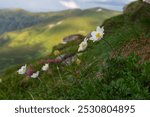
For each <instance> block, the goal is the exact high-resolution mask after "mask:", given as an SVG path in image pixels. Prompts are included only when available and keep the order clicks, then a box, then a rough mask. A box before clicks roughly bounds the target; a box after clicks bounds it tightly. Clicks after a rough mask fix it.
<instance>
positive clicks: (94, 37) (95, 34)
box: [90, 26, 104, 42]
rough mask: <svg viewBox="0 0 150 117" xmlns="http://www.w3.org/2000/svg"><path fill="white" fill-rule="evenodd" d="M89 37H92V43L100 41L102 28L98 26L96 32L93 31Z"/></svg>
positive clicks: (102, 32) (102, 33)
mask: <svg viewBox="0 0 150 117" xmlns="http://www.w3.org/2000/svg"><path fill="white" fill-rule="evenodd" d="M91 35H92V37H91V38H90V40H92V41H93V42H95V41H99V40H101V39H102V38H103V35H104V27H102V28H101V27H99V26H98V27H97V29H96V31H93V32H92V33H91Z"/></svg>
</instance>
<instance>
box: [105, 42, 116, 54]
mask: <svg viewBox="0 0 150 117" xmlns="http://www.w3.org/2000/svg"><path fill="white" fill-rule="evenodd" d="M102 40H103V41H104V42H105V43H106V44H107V45H108V46H109V47H110V48H111V49H112V51H113V53H114V54H115V56H116V53H115V50H114V48H113V47H112V46H111V44H110V43H109V42H108V41H106V40H105V39H102Z"/></svg>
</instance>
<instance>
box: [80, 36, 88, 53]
mask: <svg viewBox="0 0 150 117" xmlns="http://www.w3.org/2000/svg"><path fill="white" fill-rule="evenodd" d="M87 46H88V44H87V39H85V40H84V41H83V42H81V44H80V45H79V49H78V52H81V51H84V50H85V49H86V48H87Z"/></svg>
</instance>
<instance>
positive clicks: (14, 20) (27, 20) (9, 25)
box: [0, 9, 78, 34]
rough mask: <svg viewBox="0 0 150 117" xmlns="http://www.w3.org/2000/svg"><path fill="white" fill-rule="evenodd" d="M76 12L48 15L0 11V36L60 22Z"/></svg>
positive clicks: (10, 10)
mask: <svg viewBox="0 0 150 117" xmlns="http://www.w3.org/2000/svg"><path fill="white" fill-rule="evenodd" d="M77 11H78V10H74V11H69V10H68V11H67V10H66V11H63V12H48V13H31V12H28V11H25V10H23V9H1V10H0V27H1V28H0V34H2V33H4V32H10V31H14V30H20V29H23V28H27V27H31V26H34V25H36V24H39V23H46V22H49V21H52V20H53V21H54V20H60V19H62V18H64V17H66V16H68V15H72V14H75V12H77Z"/></svg>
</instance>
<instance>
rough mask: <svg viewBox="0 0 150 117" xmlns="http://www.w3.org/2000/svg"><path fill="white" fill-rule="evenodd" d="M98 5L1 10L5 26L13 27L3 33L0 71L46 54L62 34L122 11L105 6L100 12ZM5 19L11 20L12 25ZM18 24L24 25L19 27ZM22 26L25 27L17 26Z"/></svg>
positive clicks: (83, 31) (91, 25)
mask: <svg viewBox="0 0 150 117" xmlns="http://www.w3.org/2000/svg"><path fill="white" fill-rule="evenodd" d="M97 9H99V8H95V9H87V10H80V9H75V10H65V11H60V12H48V13H30V12H27V11H23V10H17V11H11V10H2V11H0V16H1V15H2V16H3V17H4V20H5V21H3V20H2V21H0V24H2V25H3V26H2V27H5V28H6V29H5V30H6V31H9V30H7V28H9V29H11V30H14V31H12V32H8V33H3V34H1V35H0V56H1V57H0V71H2V70H3V69H5V68H7V67H10V66H11V65H16V64H20V63H25V62H27V61H29V60H32V59H37V58H39V57H42V56H45V55H47V54H49V53H50V52H51V50H52V47H53V46H54V45H57V44H58V43H60V42H61V41H62V39H63V37H65V36H68V35H70V34H86V33H87V32H89V31H90V30H91V29H93V28H94V27H95V26H96V25H98V24H101V23H102V22H103V21H104V20H105V19H107V18H110V17H111V16H114V15H117V14H120V12H116V11H110V10H106V9H103V10H102V11H101V12H97ZM4 14H5V15H4ZM1 18H2V17H1ZM13 18H15V20H13V21H12V22H11V21H10V20H9V19H13ZM99 19H101V20H99ZM32 21H33V22H32ZM34 21H35V22H34ZM5 22H7V23H10V22H11V23H12V24H13V26H12V28H11V27H9V25H7V23H5ZM18 24H21V25H22V26H21V27H19V26H20V25H18ZM28 24H29V25H28ZM15 25H16V26H17V27H16V26H15ZM25 27H27V28H25ZM20 28H23V29H22V30H17V29H20ZM1 29H2V28H1Z"/></svg>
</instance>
